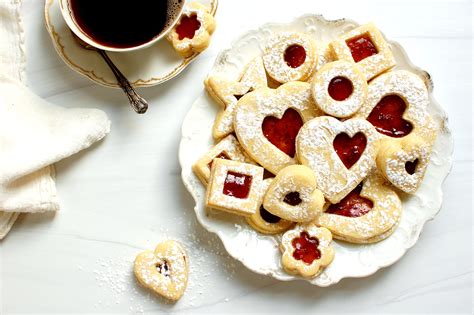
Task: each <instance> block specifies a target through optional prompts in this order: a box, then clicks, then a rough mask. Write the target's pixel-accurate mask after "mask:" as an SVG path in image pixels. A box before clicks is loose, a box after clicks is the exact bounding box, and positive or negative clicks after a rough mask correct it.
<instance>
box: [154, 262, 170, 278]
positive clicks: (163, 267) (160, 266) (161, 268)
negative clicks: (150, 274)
mask: <svg viewBox="0 0 474 315" xmlns="http://www.w3.org/2000/svg"><path fill="white" fill-rule="evenodd" d="M155 267H156V270H157V271H158V272H159V273H161V274H162V275H163V276H165V277H169V276H170V268H169V267H168V262H167V261H166V260H165V261H163V262H159V263H157V264H156V265H155Z"/></svg>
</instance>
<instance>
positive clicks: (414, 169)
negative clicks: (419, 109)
mask: <svg viewBox="0 0 474 315" xmlns="http://www.w3.org/2000/svg"><path fill="white" fill-rule="evenodd" d="M430 154H431V145H430V144H429V143H427V142H426V141H423V139H421V138H419V137H417V136H416V135H410V136H407V137H405V138H402V139H401V141H398V142H394V141H391V140H388V141H383V142H382V145H381V146H380V149H379V153H378V155H377V167H378V168H379V170H380V171H381V172H382V175H383V176H384V177H385V178H386V179H388V181H390V182H391V183H392V184H393V185H394V186H395V187H397V188H398V189H400V190H402V191H404V192H406V193H410V194H412V193H414V192H416V191H417V189H418V187H419V186H420V183H421V181H422V180H423V177H424V176H425V171H426V167H427V166H428V162H429V160H430Z"/></svg>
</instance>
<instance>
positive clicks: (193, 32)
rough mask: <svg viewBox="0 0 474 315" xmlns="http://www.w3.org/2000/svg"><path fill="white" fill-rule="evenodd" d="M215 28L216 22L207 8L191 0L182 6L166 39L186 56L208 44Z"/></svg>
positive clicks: (203, 48) (197, 51) (198, 51)
mask: <svg viewBox="0 0 474 315" xmlns="http://www.w3.org/2000/svg"><path fill="white" fill-rule="evenodd" d="M215 28H216V22H215V19H214V17H213V16H212V15H211V14H210V13H209V8H207V7H206V6H204V5H202V4H200V3H198V2H192V3H191V4H189V5H187V6H186V7H185V8H184V10H183V14H182V15H181V18H180V20H179V22H178V24H176V26H175V27H174V28H173V30H171V32H170V33H169V34H168V36H167V39H168V40H169V41H170V43H171V44H172V45H173V48H174V49H175V50H176V51H177V52H178V53H179V54H180V55H181V56H182V57H183V58H188V57H191V56H192V55H194V54H195V53H200V52H202V51H204V50H205V49H206V48H207V47H208V46H209V43H210V41H211V35H212V33H214V30H215Z"/></svg>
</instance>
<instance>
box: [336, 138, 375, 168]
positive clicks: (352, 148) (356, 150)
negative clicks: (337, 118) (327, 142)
mask: <svg viewBox="0 0 474 315" xmlns="http://www.w3.org/2000/svg"><path fill="white" fill-rule="evenodd" d="M333 146H334V150H335V151H336V153H337V155H338V156H339V158H340V159H341V161H342V163H343V164H344V166H345V167H346V168H347V169H350V168H351V167H352V165H354V164H355V163H356V162H357V161H358V160H359V159H360V157H361V155H362V153H364V150H365V147H366V146H367V138H366V137H365V135H364V134H363V133H362V132H358V133H356V134H355V135H354V136H353V137H351V136H349V135H348V134H347V133H340V134H338V135H337V136H336V137H335V138H334V141H333Z"/></svg>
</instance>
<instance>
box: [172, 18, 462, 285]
mask: <svg viewBox="0 0 474 315" xmlns="http://www.w3.org/2000/svg"><path fill="white" fill-rule="evenodd" d="M304 18H316V19H318V20H321V21H323V22H327V23H354V24H356V25H359V24H358V23H357V22H355V21H353V20H351V19H347V18H341V19H336V20H327V19H325V18H324V16H323V15H321V14H304V15H301V16H299V17H296V18H293V19H292V20H291V21H290V22H282V23H278V22H270V23H265V24H263V25H261V26H260V27H258V28H256V29H253V30H249V31H246V32H244V33H242V34H241V35H240V36H238V37H237V38H236V39H234V40H233V41H232V42H231V44H230V46H229V47H228V48H225V49H223V50H221V51H220V52H219V54H217V56H216V60H215V63H214V65H213V67H212V68H211V72H212V71H213V70H214V68H215V67H216V65H218V64H219V61H220V60H222V59H223V57H224V56H225V55H227V54H228V53H229V52H230V51H231V50H232V49H233V48H234V47H235V46H237V43H238V42H240V41H242V40H243V39H244V38H246V37H247V36H250V35H252V34H254V33H256V32H260V31H262V30H263V29H265V28H271V27H272V26H274V27H275V26H282V25H291V24H293V23H295V22H296V21H298V20H300V19H304ZM388 42H390V44H391V45H396V46H398V48H399V50H400V52H401V53H402V54H403V57H404V59H405V61H406V62H407V64H408V65H409V66H410V67H411V68H413V69H416V70H418V71H420V72H424V73H426V74H427V76H428V80H429V83H430V85H429V87H428V88H429V93H430V97H431V99H430V102H435V104H436V106H437V107H438V109H439V110H440V113H441V116H442V117H441V118H442V120H443V121H444V125H443V129H442V131H443V132H444V133H446V134H447V135H448V136H449V148H448V149H449V150H447V155H448V156H449V159H448V164H446V165H445V169H446V170H445V172H444V174H443V175H442V179H441V184H440V186H439V187H437V190H438V192H437V193H436V194H437V196H439V204H438V205H436V206H435V207H433V208H435V211H433V214H432V215H431V216H430V217H428V218H426V220H424V221H423V222H421V223H420V224H419V225H417V226H416V227H417V229H416V231H415V232H416V237H414V238H412V239H411V242H409V243H407V244H405V246H403V248H402V250H401V251H400V253H399V255H397V256H396V257H395V258H394V259H392V261H388V262H386V263H383V264H379V265H378V266H377V267H375V268H373V269H372V270H370V271H369V272H366V273H360V274H357V275H346V276H342V277H339V278H338V279H336V280H335V281H333V282H329V283H325V284H319V283H318V284H316V283H313V282H310V281H311V280H312V279H304V278H301V277H297V276H293V275H288V277H281V276H279V275H277V274H274V272H273V271H271V270H270V271H269V272H259V271H257V270H255V268H253V267H252V266H250V265H249V263H248V261H247V260H245V259H243V257H240V256H237V255H236V254H235V253H234V252H233V251H232V250H229V248H228V246H229V244H226V242H225V241H224V236H223V235H222V234H223V231H219V230H218V227H213V226H210V225H208V224H207V223H206V222H204V221H203V219H202V218H201V216H200V215H198V214H197V213H198V207H199V205H198V203H199V200H198V197H197V196H196V194H195V192H194V190H193V188H192V187H191V183H190V182H189V180H188V179H187V178H186V172H185V170H184V168H182V171H181V179H182V181H183V184H184V186H185V187H186V190H187V191H188V192H189V193H190V194H191V196H192V197H193V200H194V202H195V205H194V207H193V209H194V212H195V214H196V219H197V220H198V222H199V223H200V224H201V225H202V226H203V227H204V228H205V229H206V230H207V231H209V232H211V233H214V234H216V235H217V236H218V237H219V239H220V240H221V242H222V244H223V246H224V248H225V249H226V251H227V252H228V254H229V255H230V256H231V257H233V258H234V259H236V260H238V261H240V262H241V263H242V264H243V265H244V266H245V267H246V268H247V269H249V270H251V271H252V272H255V273H258V274H262V275H270V276H272V277H273V278H275V279H277V280H280V281H295V280H303V281H306V282H309V283H311V284H312V285H316V286H319V287H328V286H331V285H333V284H336V283H339V282H340V281H341V280H342V279H345V278H365V277H368V276H371V275H373V274H375V273H376V272H377V271H378V270H380V269H382V268H386V267H389V266H391V265H393V264H394V263H396V262H397V261H398V260H400V259H401V258H402V257H403V256H404V255H405V254H406V252H407V251H408V250H409V249H410V248H412V247H413V246H414V245H415V244H416V243H417V242H418V240H419V237H420V235H421V232H422V231H423V228H424V226H425V224H426V223H427V222H429V221H431V220H433V219H434V218H435V217H436V215H437V214H438V213H439V212H440V210H441V207H442V201H443V195H444V194H443V190H442V186H443V183H444V182H445V180H446V178H447V176H448V175H449V173H450V172H451V170H452V165H453V160H452V157H453V152H454V140H453V138H452V133H451V130H450V129H449V127H448V126H447V122H448V116H447V113H446V111H445V110H444V108H443V107H442V106H441V105H440V104H439V103H438V102H437V101H436V99H435V98H434V97H433V90H434V84H433V81H432V79H431V75H430V74H429V73H428V72H427V71H425V70H423V69H421V68H420V67H418V66H416V65H414V64H413V62H412V61H411V60H410V58H409V56H408V54H407V53H406V51H405V49H404V48H403V46H402V45H401V44H399V43H398V42H396V41H393V40H388ZM202 97H204V95H203V94H201V95H200V96H199V97H198V98H197V99H196V101H195V102H194V103H193V105H192V106H191V107H190V110H189V111H188V113H187V114H186V116H185V118H184V120H183V125H182V127H181V134H182V137H181V141H180V145H179V163H180V165H181V167H182V165H183V164H184V162H183V160H184V157H183V153H182V152H183V145H184V143H185V140H186V135H185V131H184V129H185V127H186V122H187V120H188V119H189V117H190V116H191V114H192V109H193V108H194V106H195V105H196V104H197V103H199V102H200V100H201V98H202Z"/></svg>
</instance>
